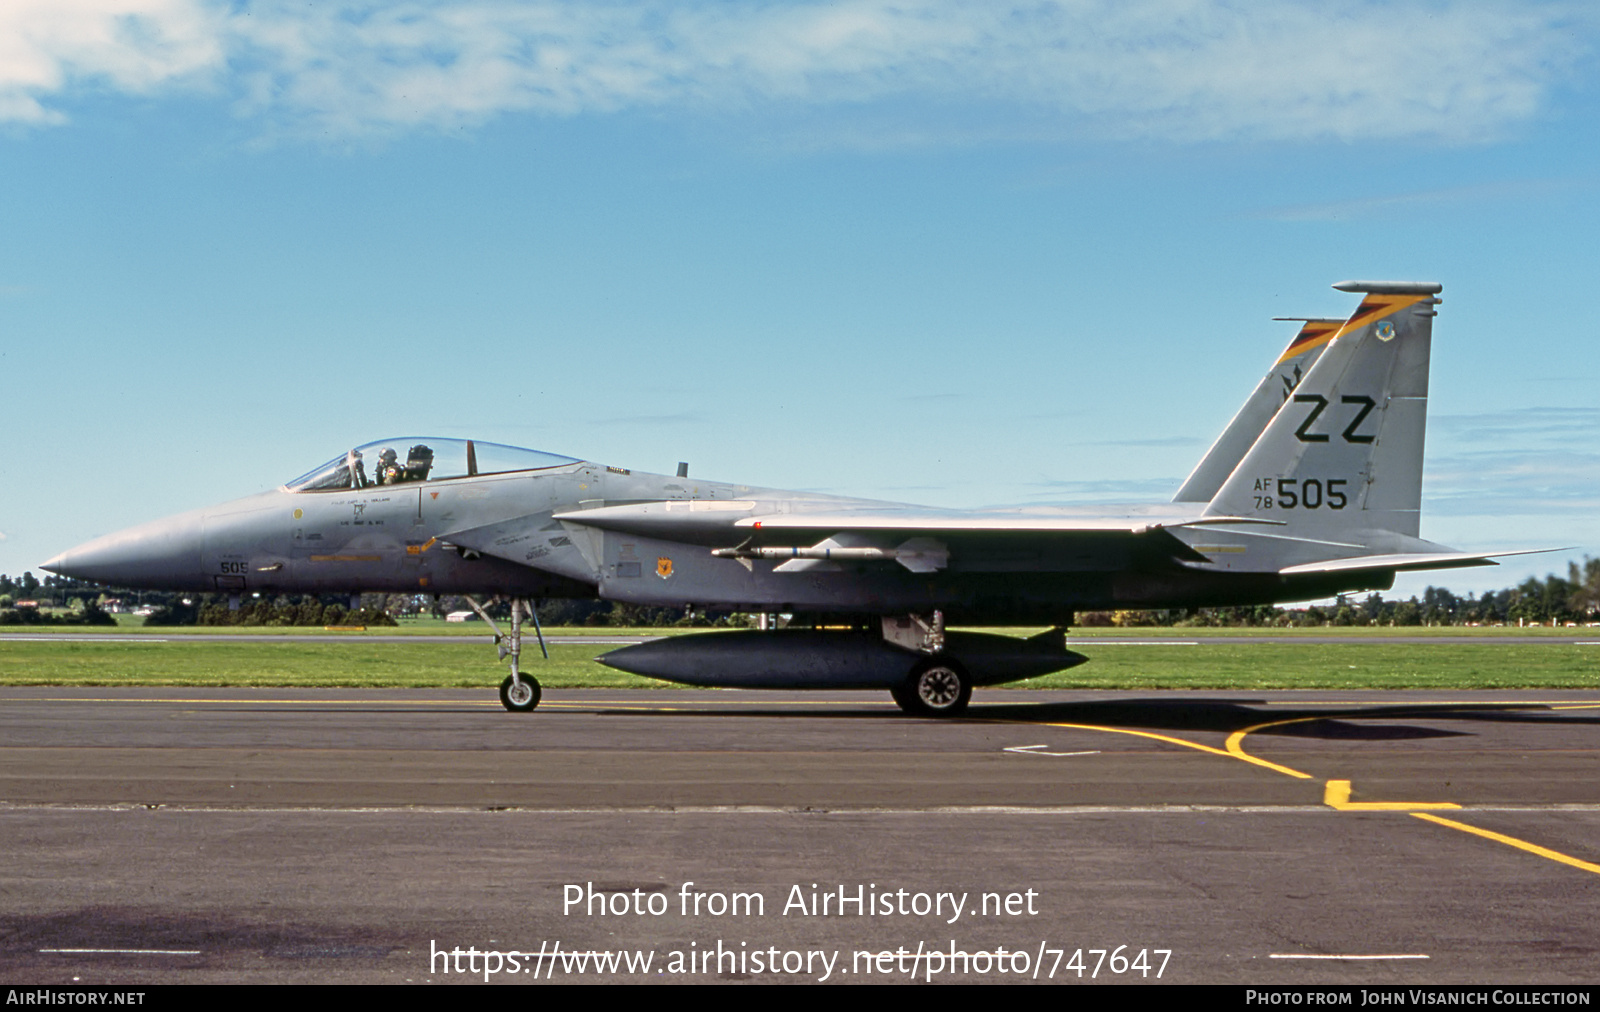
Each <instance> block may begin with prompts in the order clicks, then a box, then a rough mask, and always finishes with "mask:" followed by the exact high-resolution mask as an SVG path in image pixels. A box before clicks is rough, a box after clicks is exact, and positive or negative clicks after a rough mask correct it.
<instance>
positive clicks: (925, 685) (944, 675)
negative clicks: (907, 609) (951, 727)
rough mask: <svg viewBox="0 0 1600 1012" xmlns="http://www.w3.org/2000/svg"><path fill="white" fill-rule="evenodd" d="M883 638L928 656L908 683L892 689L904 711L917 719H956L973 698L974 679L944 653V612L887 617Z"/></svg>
mask: <svg viewBox="0 0 1600 1012" xmlns="http://www.w3.org/2000/svg"><path fill="white" fill-rule="evenodd" d="M883 638H884V639H886V640H888V641H889V642H890V643H893V644H894V645H895V646H898V647H903V648H904V649H906V650H910V651H914V652H916V653H918V654H923V655H925V658H924V659H923V660H920V661H917V662H916V663H914V664H913V665H912V666H911V670H910V672H909V673H908V674H907V675H906V679H905V681H903V682H901V683H900V684H899V685H896V686H893V687H892V688H890V689H889V695H890V696H891V697H893V698H894V701H895V702H896V703H898V704H899V706H900V709H902V710H904V711H905V712H906V713H909V714H912V715H913V716H917V717H954V716H956V715H957V714H959V713H961V711H963V710H965V709H966V708H967V703H968V701H970V700H971V699H972V676H971V675H969V674H968V673H967V669H966V668H964V667H962V666H961V664H960V663H959V662H957V661H956V659H955V658H953V657H951V656H949V655H947V654H946V653H945V652H944V613H943V612H938V611H936V612H934V613H933V616H932V618H931V619H925V618H923V617H922V616H921V615H886V616H884V619H883Z"/></svg>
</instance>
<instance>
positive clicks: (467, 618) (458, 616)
mask: <svg viewBox="0 0 1600 1012" xmlns="http://www.w3.org/2000/svg"><path fill="white" fill-rule="evenodd" d="M477 617H478V615H477V613H476V612H471V611H453V612H451V613H450V614H448V615H446V616H445V617H444V620H445V621H446V622H471V621H472V620H473V619H475V618H477Z"/></svg>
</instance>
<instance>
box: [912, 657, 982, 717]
mask: <svg viewBox="0 0 1600 1012" xmlns="http://www.w3.org/2000/svg"><path fill="white" fill-rule="evenodd" d="M902 695H903V696H904V697H905V698H904V699H902V698H901V696H902ZM971 699H972V677H971V676H970V675H968V674H967V671H966V669H965V668H963V667H962V666H961V665H959V664H957V663H956V662H955V661H952V660H950V659H948V658H940V659H938V660H931V661H927V662H925V663H923V664H919V665H917V666H916V667H915V668H912V669H911V675H910V677H908V678H907V679H906V682H905V685H904V686H902V687H901V688H900V690H899V693H897V694H896V695H895V702H897V703H899V704H900V706H901V708H902V709H904V710H905V711H906V712H907V713H914V714H917V715H919V716H922V717H954V716H956V715H957V714H959V713H960V712H961V711H963V710H965V709H966V708H967V702H968V701H969V700H971ZM907 704H910V705H907Z"/></svg>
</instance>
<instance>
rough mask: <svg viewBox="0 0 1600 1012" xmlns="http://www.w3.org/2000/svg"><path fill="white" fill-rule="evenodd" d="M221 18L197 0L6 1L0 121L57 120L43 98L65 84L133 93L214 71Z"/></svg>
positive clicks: (0, 43)
mask: <svg viewBox="0 0 1600 1012" xmlns="http://www.w3.org/2000/svg"><path fill="white" fill-rule="evenodd" d="M222 28H223V19H222V18H221V17H220V16H219V15H218V13H217V12H215V11H214V10H212V9H209V8H207V7H206V6H205V5H202V4H201V3H198V2H196V0H6V2H5V3H3V4H0V121H6V120H10V121H21V122H25V123H51V122H60V121H61V120H62V118H63V117H62V115H61V113H60V112H59V111H56V110H54V109H52V108H50V107H49V106H47V105H46V104H45V103H44V102H42V101H41V98H44V97H47V96H55V95H58V94H59V93H61V92H62V91H64V90H66V89H67V88H68V86H69V85H75V86H78V87H82V86H84V85H101V86H105V87H109V88H112V89H115V90H118V91H124V92H131V93H144V92H149V91H151V90H153V89H155V88H157V87H159V86H161V85H163V84H167V83H170V82H174V81H183V80H188V81H193V80H194V79H196V77H197V76H198V75H203V74H205V73H206V72H209V71H214V70H215V69H216V68H217V67H219V66H220V65H221V62H222V60H223V55H224V45H223V38H222V34H221V33H222Z"/></svg>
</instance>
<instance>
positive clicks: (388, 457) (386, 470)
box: [377, 446, 400, 485]
mask: <svg viewBox="0 0 1600 1012" xmlns="http://www.w3.org/2000/svg"><path fill="white" fill-rule="evenodd" d="M377 478H378V484H379V485H393V484H394V483H395V482H397V481H399V480H400V455H399V454H397V453H395V452H394V447H392V446H385V447H384V448H383V451H382V452H381V453H379V454H378V468H377Z"/></svg>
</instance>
